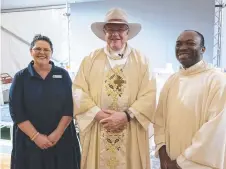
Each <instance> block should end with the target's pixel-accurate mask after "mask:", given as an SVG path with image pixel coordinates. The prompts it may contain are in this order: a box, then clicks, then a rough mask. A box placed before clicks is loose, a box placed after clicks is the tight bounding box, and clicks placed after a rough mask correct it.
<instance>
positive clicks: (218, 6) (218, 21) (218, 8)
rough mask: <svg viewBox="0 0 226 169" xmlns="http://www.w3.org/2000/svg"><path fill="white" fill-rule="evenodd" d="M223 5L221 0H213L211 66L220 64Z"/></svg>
mask: <svg viewBox="0 0 226 169" xmlns="http://www.w3.org/2000/svg"><path fill="white" fill-rule="evenodd" d="M224 7H225V4H224V3H223V0H215V23H214V48H213V66H214V67H220V66H221V54H222V49H221V48H222V42H221V38H222V9H223V8H224Z"/></svg>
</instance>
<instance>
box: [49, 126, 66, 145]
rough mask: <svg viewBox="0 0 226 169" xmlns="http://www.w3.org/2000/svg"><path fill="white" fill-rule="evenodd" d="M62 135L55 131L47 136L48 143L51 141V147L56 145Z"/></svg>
mask: <svg viewBox="0 0 226 169" xmlns="http://www.w3.org/2000/svg"><path fill="white" fill-rule="evenodd" d="M62 135H63V133H61V132H60V131H58V130H57V129H56V130H54V131H53V132H52V133H51V134H50V135H49V136H48V139H49V141H51V143H52V144H53V145H52V146H54V145H56V144H57V142H58V141H59V140H60V138H61V137H62Z"/></svg>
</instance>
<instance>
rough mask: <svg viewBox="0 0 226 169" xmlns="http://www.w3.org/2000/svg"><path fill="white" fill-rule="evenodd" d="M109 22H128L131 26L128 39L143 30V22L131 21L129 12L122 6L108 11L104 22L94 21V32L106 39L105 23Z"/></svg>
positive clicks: (92, 26) (92, 27)
mask: <svg viewBox="0 0 226 169" xmlns="http://www.w3.org/2000/svg"><path fill="white" fill-rule="evenodd" d="M107 23H115V24H126V25H128V27H129V32H128V40H130V39H132V38H134V37H135V36H136V35H137V34H138V33H139V32H140V30H141V24H139V23H129V22H128V18H127V14H126V13H125V11H123V10H122V9H120V8H113V9H111V10H110V11H108V12H107V14H106V16H105V20H104V22H94V23H93V24H92V25H91V29H92V31H93V33H94V34H95V35H96V36H97V37H98V38H100V39H102V40H104V41H105V33H104V25H106V24H107Z"/></svg>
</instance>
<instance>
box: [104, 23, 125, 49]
mask: <svg viewBox="0 0 226 169" xmlns="http://www.w3.org/2000/svg"><path fill="white" fill-rule="evenodd" d="M128 31H129V27H128V25H126V24H106V25H105V26H104V32H105V40H106V42H107V44H108V46H109V47H110V48H111V49H112V50H114V51H119V50H121V49H122V48H123V46H124V45H125V44H126V42H127V39H128Z"/></svg>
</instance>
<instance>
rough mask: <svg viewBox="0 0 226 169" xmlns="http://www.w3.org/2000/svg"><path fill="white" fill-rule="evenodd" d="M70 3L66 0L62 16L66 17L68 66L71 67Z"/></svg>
mask: <svg viewBox="0 0 226 169" xmlns="http://www.w3.org/2000/svg"><path fill="white" fill-rule="evenodd" d="M70 15H71V14H70V4H69V3H68V0H66V13H65V14H64V16H66V17H67V44H68V65H67V66H68V67H69V69H70V68H71V44H70Z"/></svg>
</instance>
